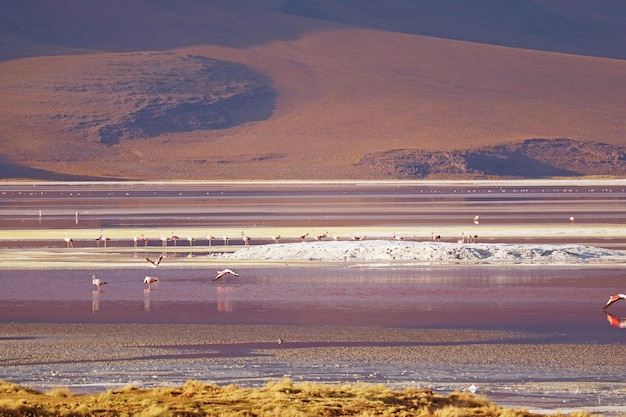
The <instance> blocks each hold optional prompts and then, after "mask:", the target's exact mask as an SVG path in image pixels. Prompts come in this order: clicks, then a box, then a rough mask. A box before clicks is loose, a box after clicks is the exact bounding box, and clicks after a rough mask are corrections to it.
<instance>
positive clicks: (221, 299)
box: [217, 286, 237, 313]
mask: <svg viewBox="0 0 626 417" xmlns="http://www.w3.org/2000/svg"><path fill="white" fill-rule="evenodd" d="M236 290H237V288H236V287H223V286H219V287H217V311H219V312H220V313H229V312H231V311H233V309H234V308H233V303H232V300H231V297H230V295H229V294H230V293H231V292H232V291H236Z"/></svg>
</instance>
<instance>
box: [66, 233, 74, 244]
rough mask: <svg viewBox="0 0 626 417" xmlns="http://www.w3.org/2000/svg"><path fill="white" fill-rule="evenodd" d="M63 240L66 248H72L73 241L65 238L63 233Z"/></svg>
mask: <svg viewBox="0 0 626 417" xmlns="http://www.w3.org/2000/svg"><path fill="white" fill-rule="evenodd" d="M63 240H64V241H65V243H67V247H68V248H70V247H72V248H73V247H74V239H72V238H71V237H67V236H66V235H65V233H63Z"/></svg>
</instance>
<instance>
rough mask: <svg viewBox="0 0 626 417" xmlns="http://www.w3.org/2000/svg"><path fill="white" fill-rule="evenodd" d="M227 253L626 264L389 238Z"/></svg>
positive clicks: (559, 252)
mask: <svg viewBox="0 0 626 417" xmlns="http://www.w3.org/2000/svg"><path fill="white" fill-rule="evenodd" d="M224 257H227V258H232V259H242V260H268V261H321V262H350V261H355V262H381V261H411V262H426V263H428V262H437V263H440V262H448V263H484V264H552V263H553V264H561V265H562V264H580V263H595V264H597V263H619V262H626V252H624V251H617V250H609V249H602V248H596V247H590V246H583V245H530V244H529V245H524V244H487V243H442V242H410V241H389V240H364V241H339V242H337V241H320V242H303V243H285V244H269V245H258V246H250V247H247V248H243V249H241V250H238V251H236V252H234V253H231V254H225V255H224Z"/></svg>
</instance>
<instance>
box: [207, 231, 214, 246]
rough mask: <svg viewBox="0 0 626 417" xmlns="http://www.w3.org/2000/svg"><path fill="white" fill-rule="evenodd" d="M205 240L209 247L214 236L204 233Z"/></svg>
mask: <svg viewBox="0 0 626 417" xmlns="http://www.w3.org/2000/svg"><path fill="white" fill-rule="evenodd" d="M206 240H207V241H208V242H209V247H211V242H213V240H215V236H212V235H209V234H207V235H206Z"/></svg>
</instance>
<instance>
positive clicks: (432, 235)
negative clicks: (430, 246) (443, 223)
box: [430, 233, 441, 242]
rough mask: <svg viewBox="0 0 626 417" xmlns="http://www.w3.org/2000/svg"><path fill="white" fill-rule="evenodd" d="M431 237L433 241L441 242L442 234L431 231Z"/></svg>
mask: <svg viewBox="0 0 626 417" xmlns="http://www.w3.org/2000/svg"><path fill="white" fill-rule="evenodd" d="M430 238H431V239H432V240H433V242H439V241H440V240H441V235H436V234H434V233H431V234H430Z"/></svg>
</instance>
